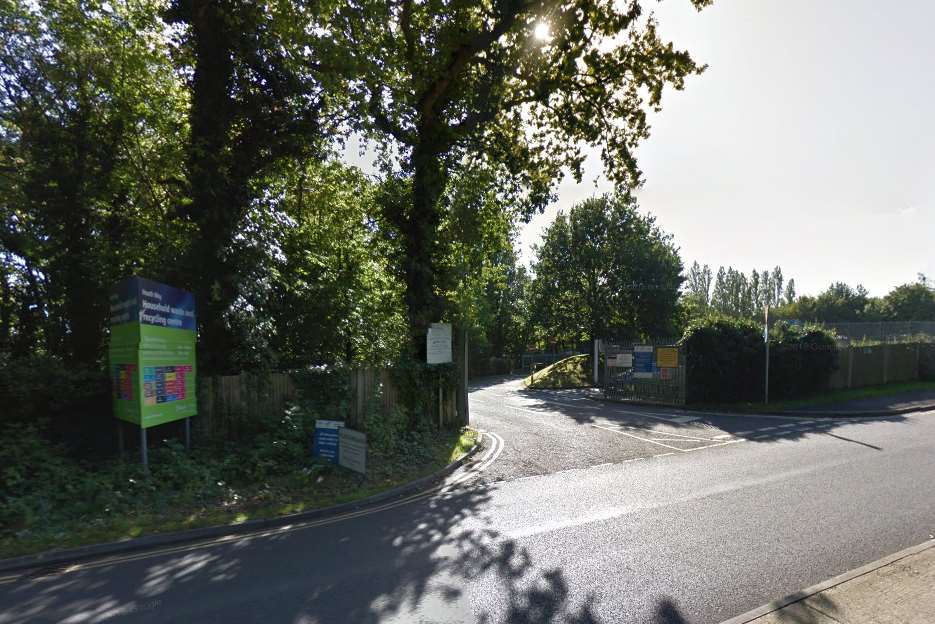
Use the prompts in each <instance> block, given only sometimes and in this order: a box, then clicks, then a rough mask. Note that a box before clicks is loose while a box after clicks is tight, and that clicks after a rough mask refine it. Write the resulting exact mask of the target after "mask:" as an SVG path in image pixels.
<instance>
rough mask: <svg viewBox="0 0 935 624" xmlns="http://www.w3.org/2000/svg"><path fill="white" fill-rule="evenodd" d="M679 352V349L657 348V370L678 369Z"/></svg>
mask: <svg viewBox="0 0 935 624" xmlns="http://www.w3.org/2000/svg"><path fill="white" fill-rule="evenodd" d="M678 366H679V350H678V347H657V348H656V367H657V368H678Z"/></svg>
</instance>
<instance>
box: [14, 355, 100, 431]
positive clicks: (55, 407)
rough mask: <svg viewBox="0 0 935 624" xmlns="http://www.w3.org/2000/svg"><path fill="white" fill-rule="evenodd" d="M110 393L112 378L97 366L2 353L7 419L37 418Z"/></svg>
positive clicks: (70, 411) (68, 410)
mask: <svg viewBox="0 0 935 624" xmlns="http://www.w3.org/2000/svg"><path fill="white" fill-rule="evenodd" d="M109 394H110V381H109V379H108V378H107V376H106V375H104V374H103V373H101V372H100V371H99V370H98V369H97V368H96V367H94V368H87V367H80V366H69V365H66V363H65V362H63V361H62V360H61V359H59V358H55V357H50V356H42V355H33V356H25V357H12V356H10V355H9V354H4V353H0V405H3V406H4V408H3V417H2V418H0V424H2V423H4V422H33V423H35V422H37V421H40V420H43V421H44V420H46V419H48V418H50V417H55V416H60V415H63V414H64V415H68V416H70V417H72V418H74V417H77V414H76V412H78V411H79V410H81V409H82V408H83V407H84V406H85V404H86V403H88V402H97V401H99V400H100V399H101V397H107V396H109Z"/></svg>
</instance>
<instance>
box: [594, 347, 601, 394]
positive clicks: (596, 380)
mask: <svg viewBox="0 0 935 624" xmlns="http://www.w3.org/2000/svg"><path fill="white" fill-rule="evenodd" d="M600 344H601V339H600V338H595V339H594V367H593V368H594V385H595V386H597V385H599V382H600V380H599V379H598V371H597V358H598V356H599V354H600Z"/></svg>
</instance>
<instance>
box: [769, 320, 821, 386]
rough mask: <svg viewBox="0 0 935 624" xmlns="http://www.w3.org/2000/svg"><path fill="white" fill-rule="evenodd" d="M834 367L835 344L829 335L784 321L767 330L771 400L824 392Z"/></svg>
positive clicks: (812, 328) (818, 329)
mask: <svg viewBox="0 0 935 624" xmlns="http://www.w3.org/2000/svg"><path fill="white" fill-rule="evenodd" d="M836 365H837V345H836V343H835V340H834V335H833V334H832V333H831V332H829V331H827V330H825V329H822V328H821V327H817V326H806V327H802V326H795V325H789V324H788V323H785V322H779V323H777V324H776V325H775V326H773V327H772V328H771V329H770V335H769V394H770V398H771V399H773V398H775V399H788V398H795V397H801V396H805V395H808V394H814V393H815V392H819V391H821V390H824V389H826V388H827V386H828V379H829V378H830V377H831V374H832V373H833V372H834V370H835V366H836Z"/></svg>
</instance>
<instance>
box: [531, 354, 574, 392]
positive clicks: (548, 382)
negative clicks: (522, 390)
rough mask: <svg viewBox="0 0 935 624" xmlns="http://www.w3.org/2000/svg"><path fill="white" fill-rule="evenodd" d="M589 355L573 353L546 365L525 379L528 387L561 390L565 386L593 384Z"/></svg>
mask: <svg viewBox="0 0 935 624" xmlns="http://www.w3.org/2000/svg"><path fill="white" fill-rule="evenodd" d="M590 362H591V358H590V357H589V356H587V355H573V356H571V357H567V358H565V359H564V360H559V361H558V362H555V363H554V364H550V365H549V366H546V367H545V368H543V369H542V370H540V371H536V372H535V373H533V374H532V375H530V376H529V377H526V378H525V379H523V384H524V385H525V386H526V387H527V388H536V389H550V390H560V389H563V388H586V387H588V386H590V385H591V379H590V377H589V370H590V369H589V365H590Z"/></svg>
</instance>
